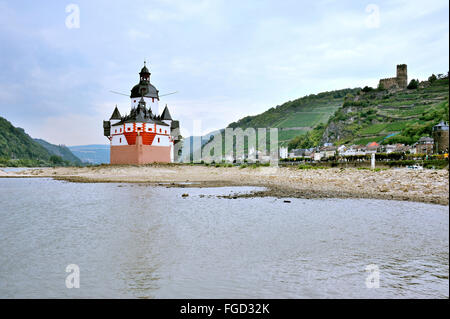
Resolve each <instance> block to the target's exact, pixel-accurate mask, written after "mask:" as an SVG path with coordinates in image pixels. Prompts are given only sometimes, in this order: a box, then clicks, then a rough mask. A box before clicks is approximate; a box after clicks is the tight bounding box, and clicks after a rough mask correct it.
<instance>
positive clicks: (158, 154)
mask: <svg viewBox="0 0 450 319" xmlns="http://www.w3.org/2000/svg"><path fill="white" fill-rule="evenodd" d="M139 75H140V81H139V83H138V84H136V85H135V86H134V87H133V88H132V89H131V95H130V99H131V112H130V114H129V115H125V116H121V115H120V112H119V110H118V108H117V106H116V108H115V109H114V112H113V113H112V115H111V117H110V119H109V121H103V130H104V135H105V136H106V137H107V138H108V139H109V141H110V145H111V152H110V163H111V164H147V163H154V162H159V163H170V162H175V161H177V160H178V149H179V146H180V141H181V136H180V124H179V122H178V121H175V120H173V119H172V116H171V115H170V112H169V109H168V107H167V105H166V107H165V108H164V110H163V112H162V113H161V114H160V115H158V113H159V112H158V102H159V91H158V90H157V89H156V88H155V87H154V86H153V85H152V84H151V83H150V71H149V70H148V68H147V66H146V65H145V62H144V67H143V68H142V69H141V72H140V73H139Z"/></svg>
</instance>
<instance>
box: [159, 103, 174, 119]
mask: <svg viewBox="0 0 450 319" xmlns="http://www.w3.org/2000/svg"><path fill="white" fill-rule="evenodd" d="M161 120H168V121H172V116H171V115H170V112H169V108H168V107H167V104H166V107H165V108H164V111H163V112H162V114H161Z"/></svg>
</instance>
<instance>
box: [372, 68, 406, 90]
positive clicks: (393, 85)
mask: <svg viewBox="0 0 450 319" xmlns="http://www.w3.org/2000/svg"><path fill="white" fill-rule="evenodd" d="M378 86H379V87H383V88H384V89H386V90H390V89H406V87H407V86H408V69H407V65H406V64H398V65H397V76H396V77H395V78H387V79H381V80H380V83H379V84H378Z"/></svg>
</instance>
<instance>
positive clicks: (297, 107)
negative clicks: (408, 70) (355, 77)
mask: <svg viewBox="0 0 450 319" xmlns="http://www.w3.org/2000/svg"><path fill="white" fill-rule="evenodd" d="M358 91H359V89H342V90H337V91H331V92H323V93H319V94H311V95H308V96H305V97H302V98H299V99H296V100H294V101H289V102H286V103H284V104H282V105H278V106H276V107H272V108H270V109H269V110H267V111H265V112H264V113H261V114H258V115H255V116H246V117H244V118H242V119H240V120H239V121H237V122H233V123H231V124H230V125H228V127H231V128H236V127H240V128H243V129H245V128H248V127H253V128H264V127H266V128H269V127H277V128H280V131H279V135H278V138H279V140H280V142H281V144H287V142H288V141H289V140H291V139H292V138H293V137H295V136H298V135H302V134H305V133H306V132H308V131H310V130H311V129H312V128H313V127H314V126H316V125H317V124H319V123H326V122H327V121H328V119H329V118H330V116H332V115H333V114H334V113H335V112H336V110H338V109H339V108H340V107H342V104H343V101H344V97H345V96H346V95H347V94H349V93H353V94H356V92H358Z"/></svg>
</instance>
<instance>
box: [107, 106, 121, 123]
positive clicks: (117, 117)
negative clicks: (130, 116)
mask: <svg viewBox="0 0 450 319" xmlns="http://www.w3.org/2000/svg"><path fill="white" fill-rule="evenodd" d="M121 119H122V116H121V115H120V112H119V109H118V108H117V105H116V108H115V109H114V112H113V114H112V115H111V117H110V118H109V120H110V121H111V120H121Z"/></svg>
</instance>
